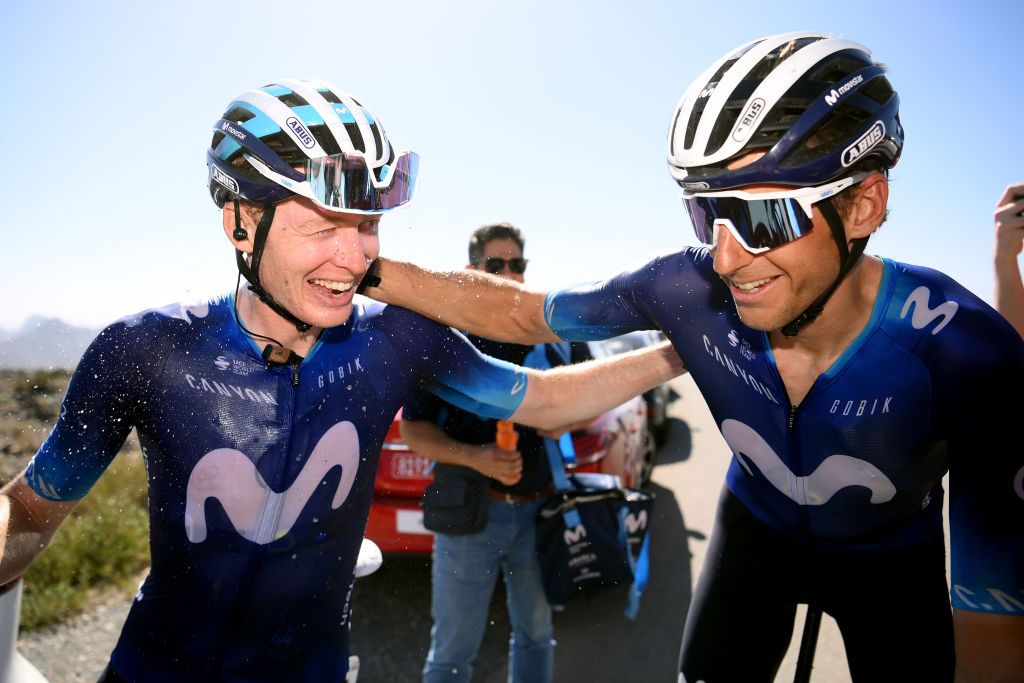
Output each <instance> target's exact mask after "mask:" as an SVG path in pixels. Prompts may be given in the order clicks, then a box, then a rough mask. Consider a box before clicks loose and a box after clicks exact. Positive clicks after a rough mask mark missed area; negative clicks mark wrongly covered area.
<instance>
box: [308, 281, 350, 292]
mask: <svg viewBox="0 0 1024 683" xmlns="http://www.w3.org/2000/svg"><path fill="white" fill-rule="evenodd" d="M310 282H312V283H313V284H314V285H320V286H321V287H326V288H327V289H330V290H332V291H335V292H347V291H348V290H350V289H352V284H353V283H351V282H335V281H334V280H320V279H316V280H310Z"/></svg>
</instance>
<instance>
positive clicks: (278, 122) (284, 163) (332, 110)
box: [206, 80, 419, 214]
mask: <svg viewBox="0 0 1024 683" xmlns="http://www.w3.org/2000/svg"><path fill="white" fill-rule="evenodd" d="M206 160H207V166H208V168H209V187H210V194H211V196H212V197H213V199H214V201H215V202H216V203H217V205H218V206H223V205H224V202H225V201H227V199H228V198H240V199H245V200H248V201H250V202H254V203H258V204H264V205H266V204H274V203H275V202H279V201H281V200H283V199H287V198H288V197H290V196H292V195H301V196H303V197H306V198H307V199H310V200H312V201H313V202H315V203H316V204H318V205H319V206H321V207H323V208H326V209H329V210H333V211H345V212H351V213H367V214H375V213H381V212H384V211H389V210H391V209H394V208H397V207H399V206H402V205H403V204H405V203H407V202H408V201H410V200H411V199H412V197H413V195H414V194H415V191H416V182H417V178H418V170H419V158H418V156H417V155H416V154H415V153H413V152H401V153H396V152H395V151H394V149H393V148H392V147H391V143H390V142H389V141H388V138H387V135H386V134H385V133H384V129H383V128H382V127H381V125H380V122H379V121H378V119H377V118H376V117H375V116H374V115H373V114H371V113H370V112H369V110H367V109H366V108H365V107H364V106H363V105H362V104H360V102H359V101H358V100H356V99H355V98H354V97H352V96H351V95H348V94H346V93H343V92H341V91H339V90H336V89H334V88H332V87H331V86H330V85H327V84H326V83H322V82H320V81H307V80H281V81H277V82H275V83H271V84H270V85H266V86H264V87H262V88H260V89H259V90H249V91H246V92H243V93H242V94H241V95H239V96H238V97H236V98H235V99H234V100H233V101H232V102H231V104H229V105H228V107H227V110H226V111H225V112H224V114H223V116H221V118H220V119H219V120H218V121H217V122H216V123H215V124H214V133H213V140H212V142H211V144H210V149H209V150H208V151H207V155H206Z"/></svg>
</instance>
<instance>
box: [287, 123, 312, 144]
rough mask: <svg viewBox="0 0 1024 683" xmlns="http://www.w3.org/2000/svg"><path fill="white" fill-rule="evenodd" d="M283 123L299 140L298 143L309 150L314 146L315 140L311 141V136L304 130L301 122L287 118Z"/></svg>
mask: <svg viewBox="0 0 1024 683" xmlns="http://www.w3.org/2000/svg"><path fill="white" fill-rule="evenodd" d="M285 123H287V124H288V127H289V128H291V129H292V132H293V133H295V136H296V137H297V138H299V142H301V143H302V144H303V145H305V146H306V147H307V148H311V147H312V146H313V145H315V144H316V140H314V139H313V134H312V133H310V132H309V131H308V130H306V127H305V126H304V125H302V121H299V120H298V119H297V118H295V117H294V116H289V117H288V118H287V119H286V120H285Z"/></svg>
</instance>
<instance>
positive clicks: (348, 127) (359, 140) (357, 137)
mask: <svg viewBox="0 0 1024 683" xmlns="http://www.w3.org/2000/svg"><path fill="white" fill-rule="evenodd" d="M345 131H346V132H347V133H348V139H349V140H351V141H352V146H353V147H355V148H356V149H358V150H359V151H361V152H365V151H366V144H365V143H364V142H363V134H362V133H361V132H359V126H358V125H356V124H354V123H346V124H345Z"/></svg>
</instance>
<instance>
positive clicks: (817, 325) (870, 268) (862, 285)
mask: <svg viewBox="0 0 1024 683" xmlns="http://www.w3.org/2000/svg"><path fill="white" fill-rule="evenodd" d="M881 280H882V261H881V259H879V258H877V257H874V256H868V255H866V254H865V255H862V256H861V257H860V259H858V261H857V264H856V265H854V267H853V269H852V270H850V272H849V273H848V274H847V275H846V277H845V278H843V281H842V283H840V285H839V287H838V288H837V289H836V291H835V292H834V293H833V294H832V296H831V298H829V300H828V302H827V303H826V304H825V308H824V309H822V311H821V315H819V316H818V317H817V318H816V319H815V320H814V322H812V323H810V324H809V325H807V326H806V327H805V328H804V329H802V330H800V333H799V334H798V335H796V336H795V337H787V336H785V335H783V334H782V332H781V331H780V330H775V331H773V332H771V333H770V334H769V338H770V339H771V344H772V348H773V349H792V350H799V351H801V352H803V353H807V354H810V355H814V356H818V357H828V358H832V359H834V358H836V357H838V356H839V354H841V353H842V352H843V351H845V350H846V348H847V347H848V346H849V345H850V344H851V343H853V340H854V339H856V338H857V335H859V334H860V333H861V331H862V330H863V329H864V326H865V325H867V323H868V320H870V319H871V312H872V310H873V309H874V303H875V299H876V297H877V296H878V286H879V284H880V283H881Z"/></svg>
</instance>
